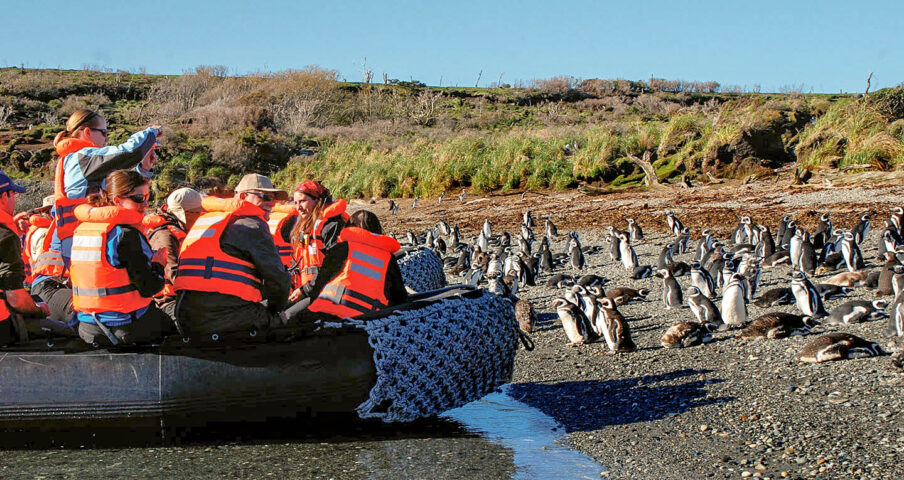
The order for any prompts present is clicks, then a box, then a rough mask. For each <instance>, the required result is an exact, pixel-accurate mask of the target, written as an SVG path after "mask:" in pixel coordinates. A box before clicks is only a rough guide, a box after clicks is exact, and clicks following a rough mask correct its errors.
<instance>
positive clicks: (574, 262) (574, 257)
mask: <svg viewBox="0 0 904 480" xmlns="http://www.w3.org/2000/svg"><path fill="white" fill-rule="evenodd" d="M568 254H569V256H570V257H571V268H572V269H573V270H575V271H583V270H584V252H583V251H581V248H580V247H579V246H577V245H574V246H572V247H571V248H570V249H569V250H568Z"/></svg>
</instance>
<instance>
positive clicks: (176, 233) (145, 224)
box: [141, 215, 188, 298]
mask: <svg viewBox="0 0 904 480" xmlns="http://www.w3.org/2000/svg"><path fill="white" fill-rule="evenodd" d="M141 227H142V228H143V229H144V234H145V236H146V237H148V239H149V240H150V238H151V236H152V235H153V234H154V232H156V231H157V230H159V229H161V228H164V227H165V228H166V229H167V230H168V231H169V232H170V234H171V235H172V236H173V237H174V238H175V239H176V241H177V242H179V247H180V249H181V246H182V241H183V240H185V236H186V235H188V233H187V232H185V231H184V230H182V229H181V228H179V227H177V226H176V225H173V224H172V223H171V222H170V221H169V220H167V218H166V217H164V216H162V215H145V216H144V219H142V220H141ZM175 294H176V288H175V287H174V286H173V283H172V282H171V281H170V279H169V278H166V277H165V276H164V278H163V290H160V292H158V293H157V294H156V295H154V298H159V297H169V296H173V295H175Z"/></svg>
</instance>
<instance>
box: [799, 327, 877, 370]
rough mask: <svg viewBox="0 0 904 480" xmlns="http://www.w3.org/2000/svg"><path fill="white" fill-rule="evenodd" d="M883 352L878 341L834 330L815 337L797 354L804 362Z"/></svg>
mask: <svg viewBox="0 0 904 480" xmlns="http://www.w3.org/2000/svg"><path fill="white" fill-rule="evenodd" d="M884 354H885V352H883V351H882V349H881V348H879V344H878V343H874V342H869V341H866V340H864V339H862V338H860V337H858V336H856V335H851V334H849V333H842V332H834V333H827V334H825V335H820V336H819V337H816V338H815V339H814V340H813V341H811V342H810V343H808V344H806V345H804V348H803V349H802V350H801V351H800V353H798V354H797V359H798V360H800V361H801V362H805V363H821V362H829V361H832V360H842V359H845V358H863V357H877V356H879V355H884Z"/></svg>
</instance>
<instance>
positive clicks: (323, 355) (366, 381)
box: [0, 332, 376, 429]
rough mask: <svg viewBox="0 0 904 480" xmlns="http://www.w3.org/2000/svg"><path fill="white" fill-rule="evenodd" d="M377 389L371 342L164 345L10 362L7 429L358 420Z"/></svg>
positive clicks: (4, 401) (4, 363) (3, 423)
mask: <svg viewBox="0 0 904 480" xmlns="http://www.w3.org/2000/svg"><path fill="white" fill-rule="evenodd" d="M175 340H176V343H177V342H179V340H178V339H175ZM375 380H376V373H375V369H374V364H373V350H372V349H371V348H370V346H369V345H368V343H367V335H366V334H365V333H364V332H348V333H343V334H339V335H318V336H310V337H304V338H301V339H298V340H295V341H292V342H288V343H262V344H243V345H228V346H226V345H223V346H216V345H214V346H210V345H205V346H201V347H192V346H185V347H180V346H178V345H177V346H176V347H174V348H169V347H167V344H166V343H164V345H162V346H161V347H160V349H159V352H147V351H146V352H135V353H113V352H106V351H88V352H82V353H67V354H64V353H63V352H40V353H37V352H6V353H0V428H3V429H33V428H61V427H69V426H72V427H78V426H88V425H112V426H116V425H125V426H129V427H143V426H194V425H204V424H207V423H210V422H219V421H236V420H237V419H240V420H242V421H263V420H268V419H274V418H294V417H297V416H304V415H316V414H317V413H353V412H354V411H355V408H356V407H357V406H358V405H359V404H360V403H362V402H363V401H364V400H366V399H367V397H368V392H369V391H370V388H371V387H372V386H373V384H374V382H375Z"/></svg>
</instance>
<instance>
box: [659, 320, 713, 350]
mask: <svg viewBox="0 0 904 480" xmlns="http://www.w3.org/2000/svg"><path fill="white" fill-rule="evenodd" d="M712 340H713V335H712V333H710V332H709V330H707V329H706V327H704V326H703V325H701V324H699V323H697V322H681V323H678V324H675V325H672V326H671V327H669V329H668V330H666V332H665V333H664V334H663V335H662V338H660V339H659V343H661V344H662V346H663V347H665V348H687V347H693V346H695V345H700V344H703V343H709V342H711V341H712Z"/></svg>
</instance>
